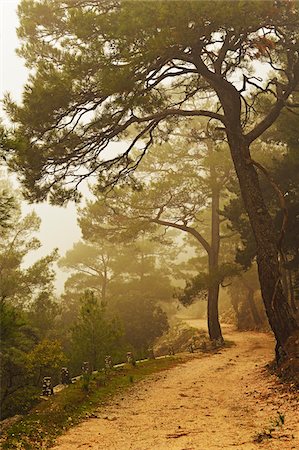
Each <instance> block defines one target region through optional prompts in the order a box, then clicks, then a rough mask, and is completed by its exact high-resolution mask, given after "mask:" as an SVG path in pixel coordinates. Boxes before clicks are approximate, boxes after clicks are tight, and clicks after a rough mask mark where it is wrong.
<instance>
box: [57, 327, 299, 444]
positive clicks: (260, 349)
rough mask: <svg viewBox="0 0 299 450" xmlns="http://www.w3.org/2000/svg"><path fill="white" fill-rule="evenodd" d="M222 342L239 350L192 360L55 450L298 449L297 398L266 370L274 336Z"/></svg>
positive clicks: (228, 333) (148, 383)
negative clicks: (229, 342) (230, 344)
mask: <svg viewBox="0 0 299 450" xmlns="http://www.w3.org/2000/svg"><path fill="white" fill-rule="evenodd" d="M192 325H193V326H194V325H199V322H198V321H194V322H193V323H192ZM224 335H225V337H226V338H227V339H229V340H231V341H234V343H235V345H234V346H231V347H230V348H226V349H223V350H221V351H219V352H218V353H216V354H213V355H200V354H195V355H194V357H193V358H191V359H190V360H188V361H187V362H185V363H184V364H181V365H178V366H176V367H174V368H172V369H170V370H168V371H165V372H161V373H159V374H155V375H153V376H151V377H149V378H147V379H146V380H143V381H142V382H140V383H138V384H136V385H134V386H133V387H132V389H131V390H130V391H129V392H126V393H125V394H123V397H119V398H114V400H112V401H111V402H110V404H108V405H107V406H105V407H101V408H100V409H99V411H98V412H97V413H96V414H95V415H94V417H93V418H90V419H88V420H86V421H85V422H83V423H82V424H80V425H79V426H77V427H75V428H72V429H71V430H69V431H68V432H67V433H66V434H65V435H64V436H62V437H60V438H59V439H58V440H57V445H56V446H55V447H54V449H55V450H75V449H80V450H85V449H93V450H102V449H111V450H113V449H117V450H129V449H132V450H164V449H165V450H166V449H179V450H219V449H222V450H257V449H260V450H291V449H294V450H295V449H299V425H298V424H299V408H298V406H299V400H298V394H297V393H296V392H293V393H292V392H290V391H289V390H288V389H286V388H285V387H284V386H282V385H281V384H280V383H279V382H278V380H277V378H276V376H275V375H271V374H270V373H269V372H268V370H267V369H266V367H265V365H266V364H267V363H268V362H269V361H270V360H271V358H273V347H274V341H273V338H272V336H271V335H270V334H266V333H257V332H243V333H240V332H236V331H233V330H232V329H231V328H230V327H226V328H225V329H224ZM283 422H284V423H283ZM54 449H53V450H54Z"/></svg>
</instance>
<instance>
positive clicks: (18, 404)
mask: <svg viewBox="0 0 299 450" xmlns="http://www.w3.org/2000/svg"><path fill="white" fill-rule="evenodd" d="M40 391H41V389H40V387H36V386H23V387H20V388H19V389H17V390H16V391H14V392H12V394H11V395H9V396H8V397H6V398H5V399H4V401H3V402H2V404H1V409H2V415H1V416H2V417H1V419H5V418H6V417H11V416H14V415H16V414H26V413H27V412H28V411H30V410H31V409H32V408H33V407H34V406H35V405H37V404H38V403H39V402H40Z"/></svg>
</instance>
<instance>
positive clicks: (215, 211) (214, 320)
mask: <svg viewBox="0 0 299 450" xmlns="http://www.w3.org/2000/svg"><path fill="white" fill-rule="evenodd" d="M210 174H211V183H212V189H211V191H212V193H211V194H212V195H211V198H212V205H211V209H212V225H211V248H210V252H209V255H208V256H209V275H210V280H211V282H212V284H211V286H210V287H209V289H208V329H209V336H210V339H212V340H218V341H219V340H220V341H221V342H223V337H222V332H221V326H220V322H219V309H218V303H219V302H218V300H219V283H218V282H216V277H215V274H217V276H218V264H219V250H220V221H219V201H220V188H219V186H218V183H217V174H216V171H215V167H212V166H211V167H210Z"/></svg>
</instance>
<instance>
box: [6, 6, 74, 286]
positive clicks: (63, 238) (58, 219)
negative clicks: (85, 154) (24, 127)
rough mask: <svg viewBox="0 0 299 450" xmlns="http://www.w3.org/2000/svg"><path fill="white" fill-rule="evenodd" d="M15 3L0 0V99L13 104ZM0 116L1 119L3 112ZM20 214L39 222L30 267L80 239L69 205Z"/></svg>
mask: <svg viewBox="0 0 299 450" xmlns="http://www.w3.org/2000/svg"><path fill="white" fill-rule="evenodd" d="M18 3H19V2H18V0H0V63H1V69H0V98H2V96H3V94H4V93H5V92H10V93H11V95H12V98H13V99H14V100H17V101H19V100H20V99H21V93H22V86H23V85H24V83H25V82H26V79H27V74H28V72H27V70H26V68H25V67H24V64H23V60H22V59H21V58H19V57H18V56H17V55H16V53H15V48H16V47H17V46H18V39H17V35H16V27H17V25H18V18H17V14H16V8H17V5H18ZM0 116H1V117H2V118H3V112H2V111H1V114H0ZM23 209H24V212H26V213H27V212H29V211H31V210H32V209H34V210H35V211H36V212H37V214H38V215H39V216H40V217H41V219H42V225H41V230H40V233H39V236H38V237H39V239H40V240H41V242H42V247H41V248H40V249H39V250H38V251H36V252H34V253H32V254H31V255H30V257H29V258H28V260H27V263H29V262H30V263H31V262H33V261H35V260H36V259H38V258H39V257H41V256H44V255H47V254H48V253H50V252H51V251H52V249H53V248H55V247H58V248H59V251H60V253H61V254H62V255H63V254H64V253H65V251H66V250H67V249H69V248H70V247H72V244H73V242H75V241H77V240H78V239H79V238H80V229H79V227H78V225H77V221H76V209H75V206H74V205H73V204H71V205H69V206H68V207H67V208H61V207H54V206H50V205H47V204H39V205H26V204H24V208H23ZM65 278H66V274H64V273H61V272H59V273H58V279H57V283H56V287H57V289H58V291H59V292H61V290H62V288H63V283H64V280H65Z"/></svg>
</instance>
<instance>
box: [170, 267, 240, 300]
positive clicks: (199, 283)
mask: <svg viewBox="0 0 299 450" xmlns="http://www.w3.org/2000/svg"><path fill="white" fill-rule="evenodd" d="M239 273H240V267H239V266H238V265H236V264H232V263H224V264H221V265H219V266H218V268H217V270H214V271H212V272H210V273H209V274H208V273H200V274H198V275H196V276H195V277H194V278H192V279H191V280H188V281H187V282H186V287H185V289H184V290H183V291H181V292H178V298H179V300H180V302H181V303H182V304H183V305H184V306H187V305H190V304H192V302H194V300H195V299H200V300H206V299H207V295H208V290H209V288H211V287H213V286H218V285H221V284H224V283H225V281H229V280H230V279H231V278H232V277H235V276H236V275H238V274H239Z"/></svg>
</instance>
